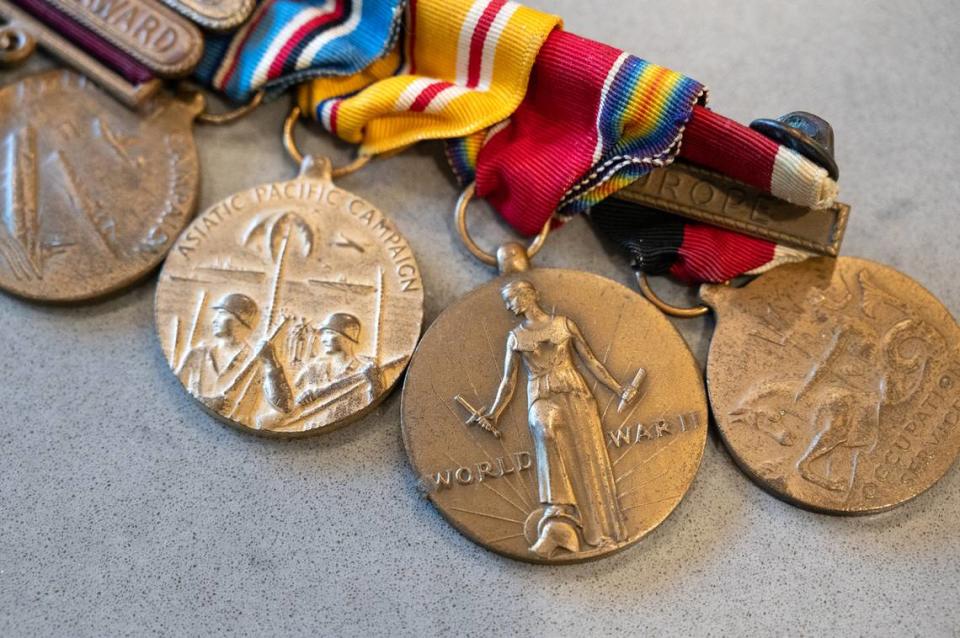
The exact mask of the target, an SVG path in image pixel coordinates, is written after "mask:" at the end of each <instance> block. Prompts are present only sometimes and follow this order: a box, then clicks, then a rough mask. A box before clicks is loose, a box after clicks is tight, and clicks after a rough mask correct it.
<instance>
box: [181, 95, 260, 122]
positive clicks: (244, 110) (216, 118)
mask: <svg viewBox="0 0 960 638" xmlns="http://www.w3.org/2000/svg"><path fill="white" fill-rule="evenodd" d="M265 95H266V91H262V90H261V91H257V92H256V93H255V94H254V95H253V97H252V98H250V101H249V102H247V103H246V104H244V105H243V106H238V107H237V108H235V109H231V110H229V111H226V112H224V113H211V112H209V111H207V109H206V103H204V109H203V113H201V114H200V115H198V116H197V122H199V123H201V124H211V125H213V126H221V125H223V124H231V123H233V122H236V121H237V120H239V119H240V118H242V117H245V116H247V115H249V114H250V113H252V112H253V111H255V110H256V109H257V107H258V106H260V105H261V104H263V98H264V96H265Z"/></svg>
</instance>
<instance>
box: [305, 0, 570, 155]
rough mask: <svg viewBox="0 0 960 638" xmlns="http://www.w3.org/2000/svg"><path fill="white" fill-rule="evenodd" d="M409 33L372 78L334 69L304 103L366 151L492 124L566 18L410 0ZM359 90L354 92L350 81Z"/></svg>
mask: <svg viewBox="0 0 960 638" xmlns="http://www.w3.org/2000/svg"><path fill="white" fill-rule="evenodd" d="M407 13H408V16H407V23H406V24H407V28H406V30H405V42H404V44H403V48H402V50H401V51H398V52H396V53H395V54H394V56H392V57H391V58H390V61H391V62H392V63H393V65H394V66H390V64H382V65H380V67H379V68H377V69H372V68H371V69H369V70H368V71H369V73H368V79H372V80H375V81H373V82H372V83H371V84H369V85H367V86H365V87H364V88H362V89H360V90H357V88H356V84H353V85H351V82H352V81H353V79H348V80H344V81H342V82H337V81H330V79H329V78H324V79H321V80H317V81H315V82H313V83H311V84H309V85H306V86H304V87H302V88H301V92H300V104H301V108H302V109H303V110H304V112H306V113H312V114H313V116H314V117H316V119H317V120H318V121H320V122H322V123H323V125H324V126H325V127H326V128H327V130H329V131H330V132H331V133H334V134H335V135H337V136H339V137H340V138H342V139H344V140H346V141H348V142H351V143H354V144H360V145H361V148H360V152H361V153H362V154H368V155H373V154H378V153H385V152H389V151H393V150H397V149H401V148H403V147H405V146H408V145H410V144H412V143H414V142H418V141H421V140H425V139H445V138H453V137H461V136H464V135H469V134H471V133H474V132H476V131H479V130H483V129H486V128H488V127H490V126H492V125H494V124H496V123H498V122H500V121H502V120H504V119H505V118H507V117H509V116H510V114H511V113H513V111H515V110H516V108H517V106H519V104H520V102H521V101H522V100H523V96H524V94H525V93H526V90H527V82H528V80H529V77H530V70H531V68H532V67H533V64H534V61H535V60H536V56H537V52H538V51H539V49H540V47H541V46H542V44H543V42H544V40H546V38H547V36H548V35H549V34H550V32H551V31H552V30H553V29H554V28H555V27H556V26H558V25H559V24H560V19H559V18H557V17H555V16H551V15H547V14H545V13H540V12H539V11H534V10H532V9H528V8H526V7H523V6H521V5H519V4H517V3H515V2H509V1H507V0H411V2H410V3H409V6H408V12H407ZM351 88H352V89H353V90H354V91H356V92H355V93H353V94H350V91H349V89H351Z"/></svg>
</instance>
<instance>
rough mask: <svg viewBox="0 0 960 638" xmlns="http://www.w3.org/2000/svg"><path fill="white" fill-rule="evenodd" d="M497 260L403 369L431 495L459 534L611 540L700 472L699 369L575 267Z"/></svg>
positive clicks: (568, 545) (653, 313)
mask: <svg viewBox="0 0 960 638" xmlns="http://www.w3.org/2000/svg"><path fill="white" fill-rule="evenodd" d="M509 246H513V252H512V253H511V252H510V251H507V253H506V254H505V253H504V251H503V250H501V254H500V255H499V257H500V263H501V267H502V268H505V269H506V270H507V271H512V272H511V274H507V275H503V276H501V277H499V278H497V279H495V280H493V281H491V282H489V283H487V284H486V285H484V286H481V287H480V288H478V289H476V290H474V291H473V292H471V293H469V294H468V295H466V296H465V297H463V298H461V299H460V300H458V301H457V302H456V303H454V304H453V305H452V306H450V307H449V308H447V309H446V310H445V311H444V312H443V314H441V315H440V317H439V318H438V319H437V320H436V322H435V323H434V324H433V325H432V326H431V327H430V329H429V330H428V331H427V333H426V335H425V336H424V338H423V340H422V341H421V343H420V345H419V347H418V348H417V352H416V354H415V355H414V357H413V361H412V362H411V365H410V369H409V370H408V372H407V378H406V381H405V382H404V389H403V400H402V407H401V412H402V427H403V439H404V444H405V446H406V449H407V454H408V456H409V458H410V462H411V464H412V465H413V468H414V471H415V472H416V474H417V477H418V479H419V481H420V483H421V485H422V487H423V489H424V490H425V491H426V492H427V495H428V497H429V498H430V500H431V501H432V502H433V503H434V504H435V505H436V507H437V508H438V509H439V510H440V512H441V513H442V514H443V516H444V517H445V518H446V519H447V520H448V521H449V522H450V523H451V524H452V525H453V526H454V527H456V528H457V529H458V530H459V531H460V532H462V533H463V534H465V535H466V536H467V537H469V538H470V539H471V540H473V541H475V542H477V543H479V544H481V545H483V546H485V547H487V548H489V549H491V550H493V551H496V552H499V553H501V554H504V555H506V556H509V557H511V558H516V559H520V560H525V561H531V562H543V563H569V562H577V561H581V560H589V559H594V558H600V557H602V556H605V555H608V554H610V553H613V552H616V551H618V550H621V549H623V548H625V547H627V546H629V545H631V544H633V543H635V542H636V541H638V540H640V538H642V537H643V536H644V535H645V534H647V533H648V532H650V531H651V530H652V529H654V528H655V527H657V525H659V524H660V523H661V522H662V521H663V520H664V519H665V518H666V517H667V516H668V515H669V514H670V512H671V511H673V509H674V508H675V507H676V506H677V504H678V503H679V502H680V500H681V499H682V498H683V496H684V494H685V493H686V491H687V489H688V488H689V487H690V484H691V482H692V481H693V477H694V475H695V474H696V472H697V468H698V466H699V464H700V459H701V456H702V454H703V446H704V441H705V438H706V431H707V410H706V397H705V394H704V391H703V386H702V382H701V379H700V372H699V369H698V367H697V365H696V362H695V361H694V359H693V356H692V355H691V353H690V351H689V350H688V348H687V346H686V344H685V343H684V341H683V339H682V338H681V337H680V335H679V334H678V333H677V332H676V330H675V329H674V328H673V327H672V326H671V325H670V323H669V321H667V319H666V318H665V317H664V316H663V315H662V314H660V313H659V312H658V311H657V310H656V309H655V308H654V307H653V306H652V305H650V304H649V303H647V302H646V301H645V300H644V299H643V298H641V297H640V296H639V295H637V294H636V293H634V292H631V291H630V290H629V289H627V288H626V287H624V286H622V285H620V284H618V283H616V282H613V281H610V280H608V279H605V278H603V277H599V276H597V275H592V274H589V273H584V272H577V271H569V270H553V269H533V270H529V271H524V270H523V268H524V266H525V259H518V258H517V255H518V254H519V253H522V252H523V249H522V248H521V247H519V246H517V245H509Z"/></svg>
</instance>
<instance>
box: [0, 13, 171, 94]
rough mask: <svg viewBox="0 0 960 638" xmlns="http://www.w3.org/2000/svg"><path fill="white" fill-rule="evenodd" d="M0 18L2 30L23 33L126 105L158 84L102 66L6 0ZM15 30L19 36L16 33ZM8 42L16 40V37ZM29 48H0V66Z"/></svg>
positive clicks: (25, 52)
mask: <svg viewBox="0 0 960 638" xmlns="http://www.w3.org/2000/svg"><path fill="white" fill-rule="evenodd" d="M0 19H3V20H5V21H6V22H7V25H5V26H4V27H3V29H4V30H5V31H8V32H10V33H12V34H14V36H15V37H17V38H19V37H22V36H27V37H30V38H32V39H33V40H35V41H36V43H37V44H39V45H40V46H41V47H43V49H44V50H45V51H47V52H48V53H50V54H51V55H54V56H56V57H57V58H59V59H60V61H61V62H63V63H64V64H66V65H67V66H70V67H73V68H74V69H76V70H77V71H79V72H80V73H82V74H83V75H85V76H87V77H88V78H90V79H91V80H93V81H94V82H96V83H97V84H98V85H99V86H100V88H102V89H103V90H105V91H106V92H107V93H109V94H110V95H112V96H113V97H115V98H117V99H118V100H120V101H121V102H123V103H124V104H126V105H127V106H131V107H139V106H142V105H143V104H145V103H146V101H147V100H149V99H150V98H152V97H153V96H154V95H155V94H156V93H157V91H159V90H160V88H161V85H162V83H161V81H160V80H156V79H154V80H150V81H149V82H145V83H143V84H138V85H134V84H131V83H130V82H128V81H127V80H126V78H124V77H123V76H121V75H119V74H118V73H116V72H114V71H113V69H111V68H109V67H107V66H105V65H104V64H103V63H101V62H100V61H99V60H97V59H96V58H94V57H92V56H91V55H89V54H88V53H87V52H86V51H84V50H83V49H81V48H79V47H77V46H76V45H75V44H74V43H73V42H71V41H70V40H68V39H66V38H64V37H63V36H62V35H60V34H59V33H57V32H56V31H55V30H53V29H51V28H50V27H48V26H47V25H45V24H44V23H43V22H40V21H39V20H37V19H36V18H34V17H33V16H31V15H30V14H29V13H27V12H26V11H23V10H21V9H20V8H19V7H17V6H16V5H14V4H12V3H11V2H8V1H7V0H0ZM18 33H19V34H20V36H16V34H18ZM2 40H3V35H2V33H0V49H2V48H3V46H2V44H3V43H2ZM8 42H10V43H11V44H16V42H17V40H11V41H8ZM31 48H32V47H29V46H28V47H21V48H18V49H15V50H13V51H12V52H8V55H4V53H3V52H0V66H3V64H4V63H6V62H12V63H17V62H20V61H22V59H23V58H24V57H25V56H26V55H29V53H30V52H31Z"/></svg>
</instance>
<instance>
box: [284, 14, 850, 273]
mask: <svg viewBox="0 0 960 638" xmlns="http://www.w3.org/2000/svg"><path fill="white" fill-rule="evenodd" d="M558 22H559V21H558V20H557V19H556V18H553V17H551V16H546V15H544V14H540V13H537V12H535V11H531V10H529V9H525V8H523V7H520V6H519V5H516V4H514V3H512V2H507V1H505V0H453V1H447V2H443V1H441V0H416V1H413V0H411V2H410V3H409V5H408V17H407V22H406V24H407V29H406V32H405V37H404V42H403V43H402V44H401V45H400V46H398V47H397V48H396V49H395V50H394V51H393V52H391V54H390V55H388V56H386V57H384V58H382V59H380V60H378V61H377V62H376V64H373V65H371V66H369V67H368V68H367V69H365V71H364V72H363V73H362V74H358V75H355V76H352V77H348V78H319V79H316V80H314V81H313V82H311V83H310V84H308V85H306V86H304V87H302V88H301V90H300V93H299V100H300V104H301V108H302V109H303V110H304V111H305V112H308V113H312V114H313V115H314V117H315V118H316V119H318V120H319V121H320V122H322V123H323V125H324V126H325V127H326V128H327V129H328V130H329V131H331V132H333V133H334V134H336V135H338V136H339V137H341V138H342V139H344V140H346V141H349V142H353V143H357V144H360V145H361V149H360V151H361V153H364V154H376V153H382V152H387V151H392V150H396V149H400V148H403V147H405V146H407V145H409V144H411V143H414V142H417V141H420V140H424V139H437V138H447V139H449V142H448V156H449V158H450V163H451V166H452V168H453V169H454V171H455V172H456V173H457V174H458V176H459V177H461V178H462V179H464V180H467V181H469V180H474V181H475V182H476V185H477V193H478V194H479V195H481V196H484V197H486V198H487V199H488V200H490V202H491V203H492V204H493V205H494V206H495V207H496V208H497V209H498V210H499V211H500V213H501V214H502V215H503V216H504V217H505V218H506V219H507V221H509V222H510V223H511V224H512V225H513V226H514V227H515V228H517V229H518V230H519V231H521V232H523V233H526V234H533V233H535V232H537V231H538V230H539V229H540V228H541V227H542V225H543V224H544V223H546V222H547V220H549V219H550V218H551V216H552V215H554V214H555V213H556V212H559V213H561V214H562V215H571V214H575V213H580V212H583V211H586V210H588V209H590V208H591V207H595V206H597V205H598V204H599V203H601V202H603V201H604V200H605V199H606V198H607V197H609V196H610V195H611V194H613V193H615V192H616V191H617V190H619V189H620V188H622V187H624V186H626V185H627V184H629V183H630V182H632V181H634V180H636V179H637V178H639V177H640V176H642V175H643V174H645V173H646V172H648V171H649V170H651V169H653V168H656V167H658V166H664V165H666V164H668V163H670V162H672V161H673V160H674V158H675V157H677V156H679V157H682V158H684V159H686V160H688V161H691V162H693V163H696V164H699V165H701V166H704V167H706V168H709V169H712V170H715V171H717V172H720V173H722V174H724V175H727V176H729V177H731V178H734V179H737V180H740V181H743V182H745V183H748V184H750V185H752V186H754V187H755V188H758V189H760V190H762V191H764V192H767V193H770V194H772V195H774V196H775V197H779V198H782V199H785V200H788V201H791V202H793V203H795V204H798V205H802V206H806V207H810V208H825V207H827V206H829V205H831V204H832V203H833V200H834V198H835V196H836V191H837V188H836V182H835V181H833V180H831V179H830V177H829V175H828V174H827V171H826V170H824V169H823V168H821V167H819V166H817V165H816V164H814V163H813V162H811V161H810V160H808V159H806V158H804V157H803V156H801V155H800V154H798V153H796V152H794V151H792V150H790V149H788V148H786V147H782V146H780V145H779V144H777V143H775V142H773V141H772V140H769V139H768V138H766V137H764V136H763V135H761V134H759V133H757V132H755V131H753V130H751V129H749V128H747V127H745V126H742V125H740V124H738V123H736V122H733V121H731V120H729V119H727V118H724V117H722V116H720V115H717V114H716V113H713V112H712V111H710V110H708V109H707V108H705V106H704V105H703V102H704V101H705V97H706V92H705V89H704V87H703V86H702V85H701V84H699V83H697V82H696V81H694V80H691V79H690V78H687V77H684V76H683V75H681V74H679V73H676V72H674V71H670V70H669V69H665V68H663V67H659V66H656V65H654V64H650V63H649V62H646V61H644V60H641V59H639V58H636V57H634V56H631V55H628V54H626V53H624V52H622V51H620V50H618V49H615V48H612V47H609V46H606V45H603V44H600V43H598V42H593V41H591V40H587V39H584V38H580V37H578V36H575V35H573V34H569V33H565V32H563V31H560V30H554V27H555V26H556V25H557V24H558ZM534 62H535V64H534ZM450 138H453V139H450ZM681 142H682V143H681ZM645 228H646V229H647V230H648V231H649V229H650V227H649V225H648V226H647V227H645ZM682 236H683V238H684V239H683V240H682V241H679V242H678V243H677V246H676V250H675V251H674V255H675V257H676V258H675V259H674V260H673V261H671V269H672V271H673V272H674V274H676V275H677V276H679V277H683V278H686V279H694V280H711V281H712V280H717V279H718V278H719V279H721V280H725V279H729V278H730V277H732V276H734V275H737V274H742V273H745V272H753V271H756V270H757V269H759V268H764V267H770V266H771V265H773V264H776V263H780V262H782V261H785V260H795V259H800V258H803V257H804V254H803V253H800V252H797V251H790V250H786V249H784V248H782V247H778V246H776V245H775V244H771V243H769V242H764V241H761V240H754V239H751V238H748V237H744V236H742V235H738V234H737V233H732V232H728V231H722V230H719V229H714V228H710V227H708V226H703V225H698V224H685V225H684V226H683V233H682Z"/></svg>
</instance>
